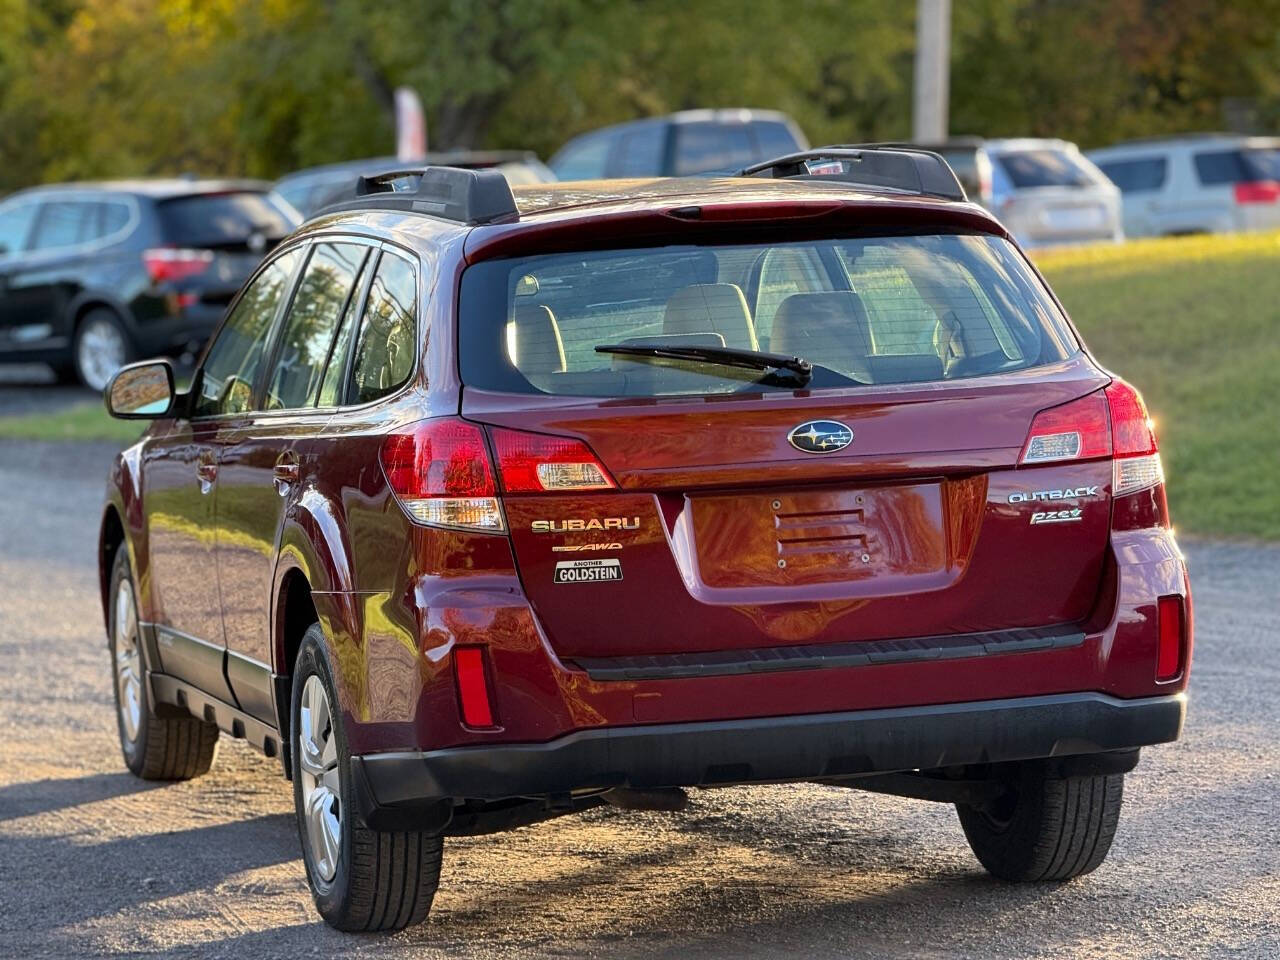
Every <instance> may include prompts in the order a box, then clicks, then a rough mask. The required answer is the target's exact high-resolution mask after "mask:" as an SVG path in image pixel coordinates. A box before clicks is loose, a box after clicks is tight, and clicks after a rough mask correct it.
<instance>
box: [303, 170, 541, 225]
mask: <svg viewBox="0 0 1280 960" xmlns="http://www.w3.org/2000/svg"><path fill="white" fill-rule="evenodd" d="M343 210H409V211H412V212H414V213H425V214H426V215H427V216H431V217H439V218H440V219H442V220H454V221H456V222H458V223H466V224H479V223H493V222H494V221H497V220H508V219H516V218H517V217H519V211H518V210H517V209H516V200H515V197H514V196H512V194H511V185H510V184H509V183H507V178H506V177H504V176H503V175H502V173H501V172H500V171H498V170H492V169H484V170H464V169H462V168H461V167H405V168H403V169H394V170H384V171H382V172H380V173H373V174H366V175H364V176H362V177H358V178H357V179H356V183H355V190H354V192H353V193H351V194H348V195H347V196H346V197H345V198H344V199H342V200H339V201H337V202H335V203H331V204H329V205H328V206H326V207H325V208H324V209H323V210H320V211H317V215H319V214H325V213H337V212H339V211H343Z"/></svg>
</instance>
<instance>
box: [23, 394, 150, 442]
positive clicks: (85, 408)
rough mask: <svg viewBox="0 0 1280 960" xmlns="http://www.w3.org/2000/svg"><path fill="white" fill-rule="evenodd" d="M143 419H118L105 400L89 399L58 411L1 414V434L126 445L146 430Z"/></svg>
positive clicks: (28, 438) (35, 438) (24, 437)
mask: <svg viewBox="0 0 1280 960" xmlns="http://www.w3.org/2000/svg"><path fill="white" fill-rule="evenodd" d="M144 427H146V423H145V422H143V421H141V420H116V419H114V418H112V417H110V416H108V415H107V411H106V410H104V409H103V407H102V403H101V402H96V401H87V402H85V403H78V404H76V405H75V406H72V407H67V408H66V409H64V410H58V411H56V412H54V413H33V414H27V415H23V416H4V417H0V437H9V438H11V439H16V440H70V441H85V440H106V441H111V442H114V443H119V444H120V445H121V446H124V445H125V444H127V443H132V442H133V441H134V440H136V439H137V438H138V435H139V434H140V433H142V431H143V428H144Z"/></svg>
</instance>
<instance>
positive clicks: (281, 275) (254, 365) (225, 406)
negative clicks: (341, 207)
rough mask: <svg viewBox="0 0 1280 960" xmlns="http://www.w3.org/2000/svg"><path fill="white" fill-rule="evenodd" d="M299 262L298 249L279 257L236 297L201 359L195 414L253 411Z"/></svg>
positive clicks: (206, 414)
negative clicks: (266, 356)
mask: <svg viewBox="0 0 1280 960" xmlns="http://www.w3.org/2000/svg"><path fill="white" fill-rule="evenodd" d="M301 259H302V253H301V252H300V251H298V250H290V251H289V252H287V253H285V254H282V255H281V256H279V257H277V258H276V259H275V260H273V261H272V262H271V263H269V264H268V265H267V266H266V267H265V268H264V269H263V270H262V272H261V273H259V274H258V276H257V277H256V278H255V279H254V280H253V282H252V283H250V284H249V286H248V287H247V288H246V289H245V291H244V293H243V294H242V295H241V296H240V299H239V301H237V303H236V306H235V309H234V310H232V312H231V315H230V316H229V317H227V320H226V323H224V324H223V325H222V329H221V330H220V331H219V332H218V337H217V339H216V340H214V341H213V345H212V346H211V347H210V348H209V353H208V356H206V357H205V361H204V366H203V367H202V368H201V369H202V374H201V377H200V394H199V396H198V397H196V402H195V414H196V416H214V415H217V414H224V413H244V412H245V411H247V410H250V409H251V408H252V407H253V390H254V383H255V381H256V380H257V376H258V371H259V369H261V367H262V360H263V353H264V351H265V350H266V345H267V335H268V334H269V333H270V332H271V321H272V320H274V319H275V315H276V309H277V308H278V307H279V305H280V298H281V297H283V296H284V295H285V294H286V293H287V292H288V287H289V283H290V281H291V280H292V278H293V274H294V271H295V270H297V268H298V262H299V261H300V260H301Z"/></svg>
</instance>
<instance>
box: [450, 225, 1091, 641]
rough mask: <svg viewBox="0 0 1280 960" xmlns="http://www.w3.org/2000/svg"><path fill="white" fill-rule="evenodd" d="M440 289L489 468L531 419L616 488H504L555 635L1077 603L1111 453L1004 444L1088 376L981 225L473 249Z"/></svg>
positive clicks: (695, 635) (811, 623)
mask: <svg viewBox="0 0 1280 960" xmlns="http://www.w3.org/2000/svg"><path fill="white" fill-rule="evenodd" d="M460 307H461V317H460V353H461V370H462V376H463V380H464V383H465V385H466V386H465V388H464V393H463V401H462V414H463V416H464V417H465V418H467V419H470V420H473V421H477V422H480V423H484V424H487V425H489V433H490V436H491V440H492V442H493V444H494V449H495V453H496V457H497V459H498V462H499V473H500V475H501V476H502V477H503V482H504V483H505V482H506V478H507V476H508V475H509V470H510V469H512V468H513V467H512V463H513V461H511V460H510V459H509V452H510V451H511V450H513V449H515V447H516V446H519V442H518V441H517V439H513V438H519V437H525V438H526V439H528V438H527V435H528V434H549V435H554V436H560V437H572V438H576V439H578V440H581V441H583V442H584V443H585V444H586V445H587V447H589V450H590V453H587V454H585V456H587V457H590V456H592V455H594V457H595V458H596V462H597V464H598V466H599V467H600V468H601V469H602V470H603V471H604V472H605V474H607V477H608V478H609V480H611V482H612V483H613V484H614V486H612V487H609V488H607V489H581V490H573V491H569V492H550V491H543V492H539V493H513V492H510V490H507V492H505V493H504V497H503V503H504V506H505V511H506V518H507V523H508V525H509V528H510V535H511V539H512V543H513V546H514V552H515V556H516V560H517V564H518V567H519V572H520V576H521V579H522V582H523V585H524V588H525V592H526V594H527V596H528V598H529V601H530V603H531V604H532V606H533V607H534V610H535V612H536V614H537V615H538V618H539V620H540V622H541V624H542V626H543V629H544V630H545V632H546V634H547V636H548V639H549V640H550V642H551V644H552V646H553V647H554V649H555V650H556V651H557V653H558V654H559V655H560V656H562V657H565V658H568V659H572V658H575V657H581V658H599V657H613V656H632V657H633V656H637V655H645V654H670V653H688V652H709V651H736V650H744V649H753V650H755V649H760V648H771V647H781V646H791V645H798V644H806V645H813V644H829V643H841V642H846V643H847V642H849V641H863V640H883V639H899V638H916V637H932V636H939V635H955V634H965V633H973V632H980V631H995V630H1006V629H1011V628H1020V627H1044V626H1051V625H1056V624H1069V623H1073V622H1075V621H1078V620H1081V619H1083V618H1084V617H1085V616H1087V614H1088V612H1089V611H1090V610H1091V608H1092V606H1093V603H1094V600H1095V598H1096V595H1097V591H1098V585H1099V581H1100V577H1101V573H1102V568H1103V558H1104V555H1105V552H1106V545H1107V538H1108V528H1109V520H1110V515H1109V507H1108V503H1107V491H1108V486H1109V482H1110V465H1109V462H1106V461H1093V462H1084V463H1081V462H1072V463H1070V464H1054V463H1051V462H1050V463H1047V464H1045V465H1042V466H1036V467H1026V466H1021V467H1020V466H1019V459H1020V457H1021V455H1022V452H1023V447H1024V444H1025V443H1026V441H1027V437H1028V430H1029V428H1030V426H1031V423H1032V421H1033V419H1034V418H1035V416H1036V414H1037V413H1038V412H1040V411H1042V410H1045V409H1046V408H1051V407H1056V406H1059V405H1061V404H1064V403H1067V402H1069V401H1072V400H1075V399H1077V398H1079V397H1083V396H1086V395H1088V394H1091V393H1094V392H1096V391H1098V390H1099V389H1100V388H1101V387H1102V386H1103V385H1104V384H1105V383H1106V382H1107V378H1106V377H1105V375H1103V374H1101V373H1100V372H1099V371H1098V370H1097V369H1096V368H1095V367H1094V366H1093V365H1092V364H1091V363H1090V362H1089V361H1088V359H1087V358H1085V357H1084V356H1083V355H1082V354H1081V353H1080V352H1079V350H1078V347H1077V345H1076V344H1075V341H1074V339H1073V337H1072V335H1071V333H1070V330H1069V329H1068V328H1067V326H1066V324H1065V322H1064V321H1063V320H1062V318H1061V317H1060V316H1059V315H1058V313H1057V311H1056V307H1055V306H1054V305H1053V303H1052V301H1051V300H1050V298H1049V297H1048V296H1047V295H1046V294H1045V292H1044V291H1043V289H1042V288H1041V286H1040V284H1039V282H1038V280H1037V279H1036V278H1035V277H1034V275H1033V274H1032V272H1031V271H1030V270H1029V269H1028V268H1027V266H1026V264H1025V262H1024V261H1022V259H1021V257H1020V256H1019V255H1018V254H1017V252H1016V250H1014V249H1013V247H1012V246H1011V245H1010V244H1008V243H1007V242H1006V241H1004V240H1002V239H1000V238H997V237H992V236H978V235H972V236H966V235H937V236H893V237H881V238H876V237H858V238H852V239H841V238H837V239H830V240H817V241H806V242H802V243H755V244H736V245H719V246H666V247H661V248H654V249H645V250H627V251H597V252H593V253H587V254H553V255H549V256H541V257H530V258H519V259H508V260H501V261H492V262H482V263H479V264H476V265H474V266H472V267H470V268H469V269H468V270H467V271H466V273H465V274H464V277H463V285H462V298H461V301H460ZM616 344H625V345H629V346H632V347H634V346H637V345H640V346H655V347H657V348H663V347H666V346H671V345H678V346H689V345H697V344H704V345H705V344H713V345H717V346H723V347H724V348H728V349H738V350H762V349H764V348H765V347H766V346H767V347H768V348H769V349H770V350H772V351H777V352H781V353H784V354H788V355H792V354H795V355H800V356H803V357H805V358H807V359H809V360H811V361H813V363H814V365H815V366H814V373H813V376H812V379H811V380H810V381H809V382H808V383H807V384H804V385H800V384H799V383H797V382H791V381H789V380H788V378H787V377H786V376H784V375H781V374H779V373H778V372H776V371H775V372H770V371H761V370H758V369H744V368H732V367H725V366H719V365H714V364H710V363H704V362H695V361H691V360H688V359H687V358H686V359H682V360H671V359H663V358H652V357H632V356H621V355H618V354H616V353H613V352H600V351H598V350H597V349H596V348H597V347H600V346H611V345H616ZM507 430H514V431H519V432H520V433H518V434H508V433H505V432H504V431H507ZM537 447H538V441H537V440H536V438H534V439H533V440H531V441H530V442H529V443H527V444H526V445H525V448H524V449H526V452H527V451H528V450H536V448H537ZM525 459H526V460H527V459H528V457H526V458H525ZM535 459H536V455H535ZM522 462H523V461H522ZM524 466H525V467H526V468H527V466H528V464H527V463H525V464H524ZM509 486H514V485H509ZM521 486H523V487H524V488H526V489H527V485H521ZM1060 511H1061V512H1062V513H1063V514H1064V520H1063V522H1060V523H1058V522H1041V521H1035V522H1033V519H1032V517H1033V514H1035V513H1041V514H1049V513H1053V514H1057V513H1058V512H1060ZM1055 519H1056V518H1055Z"/></svg>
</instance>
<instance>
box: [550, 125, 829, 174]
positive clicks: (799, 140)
mask: <svg viewBox="0 0 1280 960" xmlns="http://www.w3.org/2000/svg"><path fill="white" fill-rule="evenodd" d="M808 145H809V144H808V141H806V140H805V138H804V134H802V133H801V132H800V128H799V127H797V126H796V124H795V121H794V120H792V119H791V118H790V117H788V116H787V115H786V114H784V113H778V112H777V111H775V110H685V111H682V112H680V113H673V114H671V115H670V116H666V117H650V118H649V119H646V120H636V121H634V122H632V123H621V124H618V125H617V126H613V127H604V128H602V129H600V130H593V131H591V132H590V133H584V134H582V135H581V136H577V137H574V138H573V139H572V140H570V141H569V142H568V143H566V144H565V145H564V146H563V147H561V148H560V150H559V152H558V153H556V155H555V156H554V157H552V158H551V161H550V165H551V169H552V170H554V171H555V174H556V176H557V177H559V178H560V179H561V180H599V179H602V178H606V177H666V176H689V175H694V174H702V173H708V172H710V171H717V170H718V171H726V172H728V171H732V170H736V169H738V168H740V167H744V166H746V165H747V164H749V163H756V162H758V161H761V160H766V159H769V158H771V157H780V156H783V155H784V154H788V153H794V152H795V151H797V150H803V149H804V148H805V147H807V146H808Z"/></svg>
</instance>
